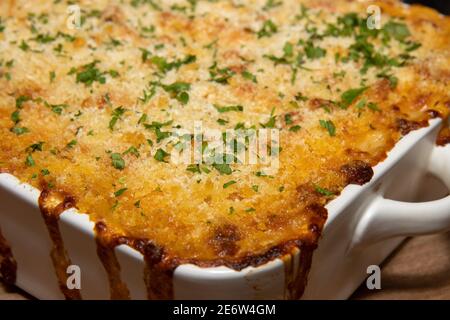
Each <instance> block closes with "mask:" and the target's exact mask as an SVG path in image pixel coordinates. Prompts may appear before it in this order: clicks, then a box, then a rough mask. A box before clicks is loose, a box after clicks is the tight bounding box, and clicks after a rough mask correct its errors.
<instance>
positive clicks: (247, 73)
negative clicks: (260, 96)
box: [241, 70, 258, 83]
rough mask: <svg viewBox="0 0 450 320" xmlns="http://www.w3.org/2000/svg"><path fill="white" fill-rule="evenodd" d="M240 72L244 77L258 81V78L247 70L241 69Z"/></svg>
mask: <svg viewBox="0 0 450 320" xmlns="http://www.w3.org/2000/svg"><path fill="white" fill-rule="evenodd" d="M241 74H242V77H243V78H244V79H247V80H250V81H253V82H254V83H258V80H257V79H256V76H255V75H254V74H253V73H250V72H248V71H247V70H245V71H242V73H241Z"/></svg>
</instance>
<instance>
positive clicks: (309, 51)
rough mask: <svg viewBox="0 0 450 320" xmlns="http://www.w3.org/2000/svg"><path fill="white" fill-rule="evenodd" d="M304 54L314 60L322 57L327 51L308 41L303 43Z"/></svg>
mask: <svg viewBox="0 0 450 320" xmlns="http://www.w3.org/2000/svg"><path fill="white" fill-rule="evenodd" d="M304 48H305V54H306V56H307V57H308V59H311V60H315V59H319V58H322V57H325V55H326V54H327V51H326V50H325V49H322V48H320V47H315V46H314V44H313V43H312V42H311V41H308V42H307V43H306V44H305V45H304Z"/></svg>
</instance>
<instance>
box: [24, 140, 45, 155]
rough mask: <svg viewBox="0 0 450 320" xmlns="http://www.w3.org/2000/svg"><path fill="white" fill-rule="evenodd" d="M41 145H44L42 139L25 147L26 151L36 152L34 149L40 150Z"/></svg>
mask: <svg viewBox="0 0 450 320" xmlns="http://www.w3.org/2000/svg"><path fill="white" fill-rule="evenodd" d="M43 145H44V142H42V141H39V142H36V143H33V144H32V145H31V146H29V147H28V148H27V151H28V152H31V153H33V152H36V151H42V146H43Z"/></svg>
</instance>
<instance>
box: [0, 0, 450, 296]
mask: <svg viewBox="0 0 450 320" xmlns="http://www.w3.org/2000/svg"><path fill="white" fill-rule="evenodd" d="M73 4H74V3H73V1H66V0H56V1H54V0H39V1H26V0H4V1H1V3H0V87H1V90H0V151H1V152H0V169H1V171H2V172H7V173H10V174H12V175H14V176H16V177H18V178H20V180H21V181H24V182H27V183H30V184H32V185H33V186H35V187H37V188H39V189H40V190H42V191H43V193H42V195H41V198H40V206H41V211H42V214H43V216H44V218H45V221H46V222H47V225H48V227H49V231H50V235H51V237H52V240H53V241H54V243H55V246H54V249H53V251H52V258H53V262H54V265H55V268H56V271H57V273H58V277H59V281H60V285H61V289H62V290H63V292H64V293H65V295H66V297H68V298H74V299H77V298H81V296H80V295H79V293H67V292H66V291H67V290H64V289H65V288H64V286H65V284H64V283H65V282H64V274H65V273H64V272H60V271H61V270H64V269H60V268H62V267H64V266H66V265H67V264H69V263H70V257H69V256H68V254H67V252H66V251H65V250H64V247H63V245H62V240H61V237H60V235H59V230H58V219H57V218H58V215H59V214H60V213H61V212H62V211H63V210H64V209H66V208H69V207H76V208H78V209H79V211H80V212H84V213H88V214H89V215H90V218H91V220H92V221H94V222H96V228H95V230H96V234H97V244H98V253H99V257H100V259H101V260H102V262H103V264H104V266H105V269H106V271H107V272H108V276H109V280H110V286H111V297H113V298H128V297H129V294H128V290H127V288H126V285H125V284H124V283H123V282H122V281H121V280H120V272H119V271H120V266H119V265H118V262H117V259H116V257H115V255H114V250H113V248H114V246H116V245H118V244H121V243H127V244H129V245H131V246H133V247H134V248H136V249H138V250H139V251H141V252H142V253H143V254H144V256H145V260H146V262H147V267H146V272H145V276H144V278H145V282H146V283H147V287H148V296H149V298H171V297H173V288H172V284H171V277H172V274H173V270H174V269H175V267H176V266H178V265H180V264H183V263H188V262H189V263H194V264H197V265H199V266H205V267H206V266H215V265H226V266H229V267H231V268H234V269H236V270H240V269H242V268H245V267H247V266H250V265H252V266H258V265H261V264H263V263H265V262H267V261H269V260H271V259H275V258H277V257H285V259H287V258H286V256H288V255H289V254H292V253H293V252H298V251H300V263H301V268H299V270H300V271H299V272H297V273H296V274H291V276H287V277H286V279H287V280H286V281H287V283H286V288H287V294H286V297H287V298H298V297H300V296H301V294H302V292H303V289H304V285H305V281H306V275H307V272H308V269H309V266H310V263H311V256H312V251H313V250H314V248H315V247H316V245H317V241H318V238H319V236H320V234H321V230H322V228H323V225H324V222H325V220H326V217H327V211H326V209H325V208H324V206H325V204H326V203H327V202H329V201H330V200H331V199H333V198H334V197H336V196H337V195H339V193H340V191H341V190H342V189H343V188H344V187H345V186H346V185H348V184H351V183H354V184H364V183H366V182H367V181H369V180H370V179H371V177H372V174H373V172H372V169H371V167H373V166H374V165H376V164H377V163H379V162H380V161H382V160H383V159H384V158H385V157H386V154H387V152H388V151H389V150H390V149H391V148H392V147H393V146H394V144H395V143H396V142H397V141H398V140H399V139H400V138H401V137H402V136H403V135H405V134H407V133H408V132H410V131H411V130H415V129H418V128H420V127H423V126H426V125H427V122H428V119H430V118H432V117H438V116H439V117H443V118H446V117H448V114H449V111H450V95H449V82H450V67H449V66H450V50H449V49H450V43H449V39H450V21H449V18H446V17H443V16H441V15H439V14H438V13H436V12H435V11H432V10H430V9H426V8H424V7H418V6H411V7H408V6H405V5H402V4H401V3H400V2H399V1H379V2H374V1H344V0H341V1H325V0H316V1H296V0H249V1H243V0H242V1H241V0H235V1H225V0H216V1H212V0H211V1H206V0H177V1H175V0H173V1H172V0H170V1H169V0H168V1H158V0H122V1H119V0H115V1H106V0H99V1H88V0H83V1H77V5H78V6H79V9H80V17H77V12H76V11H77V7H73ZM71 5H72V6H71ZM369 5H378V6H379V7H380V9H381V13H382V15H381V25H380V28H369V27H368V24H367V17H368V13H367V8H368V7H369ZM69 6H71V7H70V9H69V10H68V8H69ZM77 18H80V19H79V21H76V20H77ZM77 22H79V25H78V26H76V27H75V28H74V24H75V25H76V23H77ZM372 22H373V21H372ZM375 22H376V21H375ZM195 121H201V123H202V126H203V127H204V128H211V129H216V130H219V131H220V132H225V131H226V130H227V129H249V128H253V129H255V130H258V129H261V128H270V129H278V130H279V140H280V142H279V146H280V148H279V150H278V157H279V169H278V171H277V172H276V174H273V175H268V174H265V172H264V168H263V166H262V165H261V164H256V165H245V164H239V163H232V164H226V163H225V164H209V163H207V162H205V163H201V164H198V163H197V164H196V163H193V164H185V163H181V164H176V163H174V162H172V161H170V156H169V155H170V154H172V153H173V152H175V151H176V150H177V143H175V142H174V141H172V142H171V143H166V141H168V139H171V138H172V133H173V132H174V130H175V129H186V130H188V131H192V130H193V126H194V122H195ZM187 137H188V138H186V137H184V138H185V142H186V141H188V142H189V144H191V143H193V139H194V135H188V136H187ZM203 144H204V148H203V150H207V149H208V143H207V142H203ZM13 251H14V250H13ZM286 269H287V271H288V275H289V270H290V271H292V269H293V268H290V267H289V266H288V267H287V268H286ZM58 270H59V272H58ZM292 272H293V271H292Z"/></svg>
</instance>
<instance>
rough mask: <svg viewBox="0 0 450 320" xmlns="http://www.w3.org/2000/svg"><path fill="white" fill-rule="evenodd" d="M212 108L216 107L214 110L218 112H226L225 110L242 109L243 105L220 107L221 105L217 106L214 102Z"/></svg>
mask: <svg viewBox="0 0 450 320" xmlns="http://www.w3.org/2000/svg"><path fill="white" fill-rule="evenodd" d="M214 108H216V110H217V111H218V112H219V113H226V112H232V111H236V112H238V111H244V107H243V106H225V107H222V106H219V105H216V104H215V105H214Z"/></svg>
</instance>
